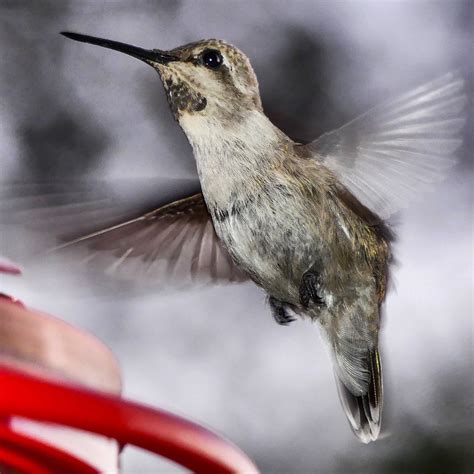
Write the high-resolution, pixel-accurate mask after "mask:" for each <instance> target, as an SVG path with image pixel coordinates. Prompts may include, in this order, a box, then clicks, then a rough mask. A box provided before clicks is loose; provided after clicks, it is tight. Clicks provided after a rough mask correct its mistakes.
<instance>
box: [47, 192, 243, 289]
mask: <svg viewBox="0 0 474 474" xmlns="http://www.w3.org/2000/svg"><path fill="white" fill-rule="evenodd" d="M66 248H70V249H73V248H77V249H83V250H86V251H87V252H88V253H90V258H89V259H88V263H92V264H95V265H96V266H99V267H104V266H105V268H106V271H107V273H109V274H114V275H118V276H119V277H121V278H126V279H135V280H136V279H147V280H152V281H157V282H160V283H165V282H166V283H169V282H173V283H179V284H187V283H191V282H192V281H206V282H217V281H242V280H245V279H247V276H246V275H245V274H244V273H243V272H242V271H241V270H239V269H238V268H237V267H235V264H234V263H233V261H232V259H231V258H230V255H229V254H228V252H227V250H226V249H225V248H224V247H223V246H222V244H221V243H220V241H219V239H218V237H217V235H216V233H215V231H214V227H213V224H212V220H211V217H210V214H209V213H208V211H207V207H206V205H205V202H204V199H203V196H202V194H196V195H194V196H191V197H189V198H185V199H181V200H179V201H176V202H173V203H171V204H167V205H165V206H162V207H160V208H158V209H156V210H154V211H152V212H149V213H147V214H144V215H142V216H140V217H137V218H135V219H132V220H129V221H126V222H123V223H120V224H117V225H115V226H112V227H109V228H106V229H102V230H100V231H97V232H94V233H91V234H89V235H86V236H83V237H80V238H77V239H74V240H71V241H69V242H66V243H65V244H63V245H61V246H59V247H57V248H56V250H61V249H66ZM220 261H224V262H226V266H225V267H223V266H222V265H219V262H220Z"/></svg>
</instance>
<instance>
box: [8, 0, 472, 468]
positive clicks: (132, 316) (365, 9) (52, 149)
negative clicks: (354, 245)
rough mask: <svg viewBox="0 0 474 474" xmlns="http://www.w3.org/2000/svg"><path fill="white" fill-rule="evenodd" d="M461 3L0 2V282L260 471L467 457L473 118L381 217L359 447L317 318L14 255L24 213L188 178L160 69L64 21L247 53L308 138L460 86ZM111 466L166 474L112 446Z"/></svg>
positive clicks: (465, 20)
mask: <svg viewBox="0 0 474 474" xmlns="http://www.w3.org/2000/svg"><path fill="white" fill-rule="evenodd" d="M472 14H473V3H472V2H470V1H466V2H463V1H448V0H445V1H442V2H434V1H432V2H422V1H414V2H408V1H398V2H396V1H378V2H375V1H373V2H365V1H317V0H313V1H292V2H287V1H253V2H250V1H241V2H236V1H226V2H224V1H199V2H198V1H187V0H186V1H184V0H183V1H178V0H176V1H159V0H156V1H151V0H149V1H145V0H142V1H139V0H135V1H133V2H130V1H125V0H123V1H99V0H94V1H92V0H91V1H79V0H75V1H61V2H59V1H56V2H52V1H41V2H36V1H30V2H25V1H13V0H12V1H9V0H1V1H0V45H1V50H2V53H1V55H0V191H1V192H2V202H1V204H0V207H1V208H2V209H3V214H2V216H3V218H2V223H0V254H3V255H6V256H9V257H11V258H13V259H15V260H16V261H17V262H18V263H20V264H23V266H24V270H25V276H24V277H23V278H21V279H14V278H7V277H1V278H2V279H1V282H0V283H1V284H0V291H4V292H7V293H11V294H14V295H16V296H17V297H19V298H21V299H23V300H24V301H25V302H26V303H27V304H28V305H30V306H32V307H37V308H41V309H42V310H44V311H47V312H51V313H53V314H56V315H60V316H61V317H63V318H64V319H66V320H68V321H70V322H72V323H73V324H76V325H78V326H80V327H83V328H86V329H87V330H89V331H91V332H92V333H93V334H95V335H97V336H98V337H100V338H101V339H102V340H104V341H105V342H106V343H107V344H108V345H109V346H110V347H111V348H112V350H113V351H114V352H115V353H116V354H117V357H118V358H119V360H120V363H121V365H122V367H123V374H124V381H125V395H126V396H127V397H129V398H132V399H135V400H138V401H142V402H145V403H149V404H152V405H155V406H159V407H161V408H165V409H168V410H171V411H174V412H176V413H179V414H181V415H184V416H187V417H190V418H192V419H194V420H196V421H198V422H201V423H204V424H205V425H207V426H209V427H212V428H214V429H216V430H218V431H219V432H220V433H222V434H224V435H225V436H226V437H228V438H229V439H231V440H232V441H234V442H235V443H236V444H238V445H239V446H240V447H241V448H242V449H243V450H244V451H246V452H247V453H248V455H249V456H250V457H251V458H252V459H254V460H255V462H256V463H257V465H258V466H259V468H260V469H261V470H262V472H265V473H352V472H353V473H386V472H387V473H401V472H404V473H424V472H430V473H436V472H439V473H447V472H450V473H451V472H452V473H454V472H456V473H458V472H472V467H473V466H472V458H471V457H470V455H469V454H468V447H469V445H471V447H472V428H471V427H472V303H473V302H472V279H473V273H472V251H473V240H472V237H473V235H472V215H473V214H472V181H473V179H472V178H473V160H472V151H473V141H472V140H473V139H472V130H473V122H472V116H471V117H470V118H469V120H468V124H467V126H466V133H465V145H464V147H463V148H462V149H461V150H460V158H461V159H460V163H459V164H458V165H457V166H456V167H455V168H453V169H452V170H451V173H450V175H449V176H448V178H447V180H446V181H445V182H443V183H442V184H440V185H439V186H438V187H437V188H436V190H435V192H433V193H431V194H429V195H423V196H420V199H419V200H418V202H416V203H414V205H413V206H412V207H411V208H410V209H409V210H407V211H405V212H403V213H401V214H400V215H399V216H398V217H397V221H398V223H397V226H396V230H397V233H398V236H399V238H398V242H397V244H396V249H395V250H396V258H397V260H398V262H399V263H398V264H397V266H396V267H395V268H394V281H395V284H394V289H393V290H392V292H391V293H390V295H389V297H388V300H387V304H386V311H385V318H384V321H383V323H384V324H383V330H382V335H381V344H382V356H383V362H384V369H385V393H386V408H385V422H384V428H385V436H384V437H383V439H381V440H380V441H378V442H376V443H374V444H370V445H367V446H365V445H362V444H359V443H358V442H357V441H356V439H355V437H354V436H353V435H352V433H351V432H350V429H349V427H348V425H347V423H346V420H345V419H344V416H343V414H342V410H341V408H340V406H339V401H338V400H337V395H336V389H335V385H334V381H333V376H332V373H331V368H330V364H329V361H328V357H327V356H326V354H325V350H324V348H323V345H322V343H321V340H320V339H319V336H318V331H317V328H316V327H315V326H312V325H311V324H309V323H303V322H296V323H293V324H292V325H291V326H290V327H279V326H277V325H276V324H275V323H274V322H273V320H272V318H271V316H270V313H269V310H268V308H266V307H265V304H264V295H263V293H262V292H261V291H260V290H259V289H257V288H256V287H255V286H253V285H252V284H241V285H233V286H232V285H231V286H221V287H214V288H203V287H200V288H191V289H186V290H182V291H173V290H172V289H166V290H162V289H160V288H156V287H155V288H153V285H152V282H151V285H150V288H148V287H147V288H137V287H132V286H131V285H128V284H125V283H123V282H122V283H113V282H109V281H107V278H106V277H100V276H95V277H94V278H89V277H88V276H87V275H84V274H83V273H82V271H81V270H80V269H79V268H76V267H71V266H69V267H67V268H65V267H64V265H65V264H62V266H61V264H57V265H56V263H55V264H54V265H53V263H48V260H46V261H43V263H42V264H41V265H38V264H34V263H33V262H32V261H31V259H30V257H31V253H34V252H35V251H36V250H35V249H37V248H39V247H41V246H42V244H43V243H44V242H45V241H46V240H47V239H48V237H47V233H46V234H45V233H39V231H38V230H37V229H33V228H34V227H35V226H34V225H31V224H34V223H38V222H39V223H41V222H42V219H43V220H44V219H46V217H47V218H48V219H51V213H50V212H49V211H45V210H44V209H42V207H43V205H44V207H48V206H50V205H52V204H54V205H56V206H57V207H56V209H60V210H61V216H60V218H64V217H67V214H68V211H67V210H68V205H71V204H73V203H74V202H80V201H81V200H83V199H85V198H86V197H88V196H89V197H88V199H89V198H90V195H94V193H96V194H97V193H99V194H100V196H102V194H104V193H105V195H106V198H107V199H105V200H104V201H103V202H104V206H106V205H107V206H111V201H112V203H113V204H117V206H118V203H120V202H126V201H128V200H129V199H136V197H137V195H140V198H141V197H142V194H143V197H145V194H147V197H146V198H147V200H148V201H149V200H150V192H151V195H152V196H156V199H157V201H160V200H162V199H163V193H170V192H171V191H170V189H171V188H172V187H173V186H174V185H170V184H168V187H166V183H167V182H168V183H173V181H171V180H172V179H173V178H179V179H188V180H191V181H190V182H191V183H195V180H196V171H195V166H194V162H193V158H192V153H191V149H190V147H189V145H188V144H187V142H186V139H185V137H184V135H183V133H182V132H181V131H180V129H179V127H178V126H177V124H176V123H175V122H174V120H173V118H172V116H171V113H170V112H169V110H168V106H167V103H166V100H165V95H164V93H163V90H162V86H161V84H160V82H159V79H158V77H157V75H156V73H155V72H154V71H153V70H152V69H151V68H147V67H145V66H144V65H143V64H141V63H139V62H138V61H136V60H133V59H132V58H129V57H127V56H125V55H121V54H118V53H114V52H112V51H107V50H104V49H101V48H96V47H93V46H90V45H84V44H79V43H74V42H72V41H69V40H67V39H65V38H63V37H61V36H60V35H59V34H58V32H59V31H62V30H68V31H77V32H81V33H86V34H91V35H96V36H103V37H108V38H111V39H116V40H120V41H123V42H129V43H133V44H136V45H140V46H143V47H148V48H152V47H158V48H163V49H167V48H172V47H175V46H178V45H180V44H183V43H186V42H189V41H194V40H197V39H201V38H209V37H218V38H222V39H225V40H227V41H229V42H231V43H233V44H235V45H236V46H238V47H239V48H240V49H242V50H243V51H244V52H245V53H247V55H248V56H249V57H250V59H251V61H252V64H253V66H254V68H255V71H256V73H257V75H258V78H259V80H260V87H261V93H262V98H263V103H264V107H265V110H266V111H267V113H268V115H269V116H270V117H271V119H272V120H273V121H274V122H275V123H276V124H277V125H278V126H279V127H280V128H282V129H283V130H284V131H285V132H286V133H288V134H289V135H290V136H291V137H292V138H294V139H297V140H300V141H303V142H304V141H309V140H311V139H313V138H315V137H316V136H318V135H319V134H321V133H323V132H325V131H328V130H330V129H332V128H335V127H338V126H340V125H342V124H343V123H344V122H346V121H347V120H349V119H351V118H353V117H354V116H356V115H357V114H359V113H362V112H364V111H365V110H367V109H368V108H370V107H371V106H373V105H375V104H377V103H379V102H380V101H383V100H384V99H386V98H388V97H391V96H393V95H395V94H397V93H399V92H404V91H406V90H408V89H409V88H412V87H414V86H417V85H419V84H421V83H423V82H424V81H428V80H430V79H433V78H435V77H437V76H439V75H441V74H443V73H445V72H447V71H449V70H453V69H460V70H461V71H462V72H463V73H464V75H465V76H466V78H467V80H468V90H469V91H470V93H471V97H472V76H471V73H472V31H473V19H472ZM471 100H472V99H471ZM471 104H472V102H471ZM50 183H55V185H54V186H56V187H55V188H54V190H55V192H54V193H52V192H51V193H50V197H49V198H47V199H46V200H43V198H39V197H37V196H38V195H39V194H43V191H45V190H49V191H50V189H51V188H50V187H49V186H50ZM127 183H128V184H127ZM130 183H131V184H130ZM76 185H79V188H80V191H77V192H74V193H73V192H72V190H74V189H76V188H75V187H76ZM84 186H86V190H84ZM122 188H123V189H125V190H124V191H123V193H122V191H121V190H122ZM104 190H105V191H104ZM138 190H140V192H138ZM145 190H146V193H145ZM148 191H150V192H148ZM101 193H102V194H101ZM127 193H128V194H127ZM111 196H112V198H111ZM117 196H118V197H117ZM127 196H128V197H127ZM130 196H131V197H130ZM101 199H102V198H101ZM39 202H40V203H41V204H40V205H39V204H38V203H39ZM101 202H102V201H101V200H100V199H99V200H94V199H93V200H92V201H91V203H92V204H91V206H92V207H94V206H95V208H97V207H100V203H101ZM33 208H34V209H33ZM73 209H76V208H74V207H73ZM77 210H82V208H81V207H80V206H79V207H78V208H77ZM78 215H79V213H78ZM42 216H43V217H42ZM45 216H46V217H45ZM60 218H58V221H57V222H58V224H57V225H59V222H60V220H61V219H60ZM54 219H55V218H54ZM54 219H53V220H51V221H48V222H50V225H56V224H54V222H56V221H55V220H54ZM74 220H75V217H74ZM78 220H79V218H78ZM61 222H62V221H61ZM64 222H66V224H64V225H66V226H69V225H71V226H72V224H71V219H70V220H69V221H68V220H67V219H66V220H65V221H64ZM22 223H23V224H27V227H28V229H27V230H25V228H24V227H23V226H21V225H20V224H22ZM43 223H44V222H43ZM36 227H38V228H39V227H41V226H36ZM43 239H45V240H43ZM66 264H67V265H72V263H70V262H69V263H66ZM58 265H59V266H58ZM123 470H124V472H129V473H145V472H150V473H152V472H182V469H181V468H179V467H177V466H174V465H172V464H171V463H168V462H166V461H161V460H157V459H156V458H154V457H152V456H148V455H146V454H145V453H143V452H141V451H139V450H133V449H129V448H127V449H126V451H125V454H124V456H123Z"/></svg>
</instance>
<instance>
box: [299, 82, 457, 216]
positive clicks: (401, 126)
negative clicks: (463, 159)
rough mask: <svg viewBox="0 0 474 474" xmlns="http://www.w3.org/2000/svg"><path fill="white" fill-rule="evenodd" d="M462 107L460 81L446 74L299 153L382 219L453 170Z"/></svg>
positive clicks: (372, 110) (404, 205) (330, 134)
mask: <svg viewBox="0 0 474 474" xmlns="http://www.w3.org/2000/svg"><path fill="white" fill-rule="evenodd" d="M465 105H466V95H465V92H464V80H463V79H462V77H460V76H459V75H458V74H456V73H449V74H446V75H444V76H442V77H441V78H439V79H437V80H435V81H432V82H430V83H428V84H425V85H423V86H421V87H418V88H417V89H415V90H413V91H411V92H408V93H406V94H404V95H402V96H400V97H399V98H398V99H395V100H392V101H391V102H388V103H386V104H383V105H381V106H378V107H375V108H373V109H371V110H370V111H369V112H367V113H366V114H364V115H361V116H360V117H358V118H356V119H354V120H352V121H351V122H349V123H348V124H346V125H345V126H343V127H341V128H339V129H337V130H335V131H333V132H330V133H327V134H325V135H322V136H321V137H320V138H318V139H317V140H315V141H314V142H312V143H310V144H308V145H304V148H306V149H307V150H309V151H310V152H311V153H312V154H313V156H315V157H316V158H317V159H319V160H320V161H321V162H322V163H323V164H324V165H325V166H326V167H327V168H329V169H330V170H332V171H333V173H334V174H335V175H336V177H337V178H338V179H339V180H340V181H341V183H342V184H343V185H344V186H346V187H347V189H348V190H349V191H350V192H351V193H353V194H354V195H355V197H356V198H357V199H359V200H360V201H361V202H362V204H364V205H365V206H366V207H367V208H369V209H370V210H371V211H373V212H375V213H376V214H377V215H379V216H380V217H381V218H383V219H386V218H388V217H390V216H391V215H392V214H394V213H395V212H397V211H398V210H400V209H402V208H404V207H406V206H407V205H408V204H409V203H410V202H411V201H412V200H413V199H415V198H416V196H417V195H418V194H420V193H421V192H423V191H424V190H425V189H427V188H429V187H430V185H431V184H432V183H435V182H438V181H440V180H441V179H442V178H443V177H444V175H445V174H446V170H447V169H449V168H450V167H451V166H453V165H454V163H455V162H456V159H455V156H454V153H455V151H456V150H457V149H458V148H459V146H460V145H461V144H462V138H461V130H462V127H463V125H464V122H465V118H464V115H465V114H464V108H465Z"/></svg>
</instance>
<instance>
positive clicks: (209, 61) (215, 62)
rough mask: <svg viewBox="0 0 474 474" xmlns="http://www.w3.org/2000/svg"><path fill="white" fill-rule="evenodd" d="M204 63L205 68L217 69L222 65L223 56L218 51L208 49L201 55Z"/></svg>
mask: <svg viewBox="0 0 474 474" xmlns="http://www.w3.org/2000/svg"><path fill="white" fill-rule="evenodd" d="M201 59H202V63H203V64H204V66H206V67H208V68H210V69H215V68H217V67H219V66H220V65H221V64H222V61H223V59H222V54H221V53H219V51H217V50H216V49H206V50H204V51H203V52H202V54H201Z"/></svg>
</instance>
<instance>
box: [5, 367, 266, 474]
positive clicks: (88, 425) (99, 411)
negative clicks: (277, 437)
mask: <svg viewBox="0 0 474 474" xmlns="http://www.w3.org/2000/svg"><path fill="white" fill-rule="evenodd" d="M0 387H2V389H1V390H0V416H2V415H3V416H5V415H12V416H22V417H25V418H30V419H33V420H38V421H45V422H51V423H57V424H62V425H67V426H70V427H73V428H78V429H81V430H85V431H90V432H93V433H97V434H102V435H105V436H107V437H110V438H115V439H116V440H117V441H118V442H119V443H120V444H124V445H125V444H133V445H135V446H138V447H140V448H143V449H146V450H148V451H151V452H153V453H156V454H159V455H161V456H164V457H166V458H168V459H170V460H172V461H175V462H176V463H178V464H180V465H182V466H184V467H186V468H188V469H190V470H191V471H194V472H198V473H199V472H205V473H231V472H242V473H246V474H251V473H257V472H258V470H257V468H256V467H255V465H254V464H253V463H252V462H251V461H250V459H249V458H248V457H247V456H246V455H245V454H244V453H243V452H242V451H241V450H240V449H239V448H237V447H236V446H234V445H233V444H231V443H230V442H229V441H226V440H225V439H223V438H221V437H220V436H218V435H217V434H215V433H213V432H212V431H209V430H207V429H205V428H203V427H202V426H199V425H197V424H195V423H193V422H191V421H188V420H185V419H183V418H180V417H178V416H176V415H173V414H171V413H167V412H165V411H162V410H157V409H152V408H149V407H145V406H142V405H139V404H136V403H132V402H128V401H124V400H122V399H120V398H119V397H115V396H111V395H105V394H102V393H99V392H96V391H92V390H88V389H85V388H83V387H80V386H75V385H72V384H66V383H58V382H53V381H49V380H45V379H42V378H39V377H36V376H33V375H29V374H28V375H27V374H25V373H23V372H19V371H16V370H13V369H11V368H9V367H3V366H1V365H0ZM0 458H1V456H0ZM84 472H85V471H84Z"/></svg>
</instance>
